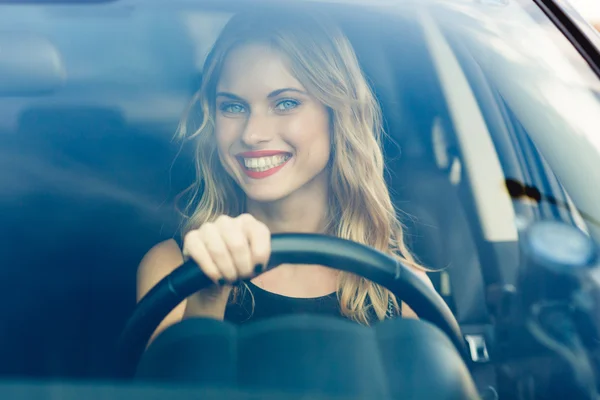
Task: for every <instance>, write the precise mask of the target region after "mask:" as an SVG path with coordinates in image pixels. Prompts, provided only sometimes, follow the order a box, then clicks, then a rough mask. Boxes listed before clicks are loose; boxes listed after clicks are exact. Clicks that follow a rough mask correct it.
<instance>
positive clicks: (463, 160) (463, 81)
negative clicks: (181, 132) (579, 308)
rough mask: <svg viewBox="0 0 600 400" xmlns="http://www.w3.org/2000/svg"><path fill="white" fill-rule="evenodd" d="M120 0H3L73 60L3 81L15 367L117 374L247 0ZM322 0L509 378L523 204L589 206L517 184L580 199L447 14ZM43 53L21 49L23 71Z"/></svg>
mask: <svg viewBox="0 0 600 400" xmlns="http://www.w3.org/2000/svg"><path fill="white" fill-rule="evenodd" d="M116 4H117V5H115V4H113V5H97V6H91V5H90V6H61V7H53V6H39V7H40V9H42V7H46V8H43V12H34V11H35V9H36V8H35V7H31V8H26V7H21V8H19V6H13V7H12V8H8V7H6V11H7V12H6V13H5V12H4V11H5V8H3V7H4V6H1V5H0V9H2V12H0V14H4V15H3V16H0V23H4V21H5V20H6V21H8V20H9V19H16V18H17V17H18V18H20V20H21V21H28V22H29V23H30V24H29V25H28V26H29V27H30V29H31V30H32V31H31V32H28V33H27V35H22V36H19V35H15V34H13V36H11V40H12V43H23V42H22V41H25V40H28V41H31V40H32V39H31V37H32V36H35V37H37V38H41V39H40V40H38V41H36V42H35V43H37V44H36V45H39V46H42V47H43V48H44V49H48V51H49V54H53V55H52V56H49V57H48V58H44V59H42V58H40V59H39V60H37V61H36V62H39V63H42V64H43V63H48V62H52V63H53V64H52V65H53V66H54V67H55V70H56V71H57V72H56V73H55V74H54V75H53V76H47V77H44V76H39V75H40V74H42V72H39V71H44V72H43V73H47V71H48V68H39V69H38V70H35V69H34V70H31V71H32V72H30V73H31V74H34V75H36V74H37V75H36V76H31V77H29V79H28V80H27V82H28V83H27V85H25V83H24V84H23V86H19V85H15V84H14V80H13V81H11V80H10V79H5V81H6V82H5V81H0V121H4V122H0V152H2V157H0V163H1V164H2V167H3V168H2V171H3V172H2V173H1V174H0V176H1V177H2V178H1V179H2V180H1V182H2V185H1V187H2V188H4V190H5V191H6V192H5V194H4V195H3V196H0V210H1V211H0V216H1V221H2V229H1V231H2V239H3V240H2V251H0V254H1V256H0V263H1V264H0V266H1V267H0V277H1V279H0V282H2V283H1V284H0V285H2V290H0V293H1V296H2V302H3V303H4V304H5V305H7V306H5V307H2V308H1V311H0V321H2V328H1V329H0V376H1V377H2V378H36V379H37V378H41V379H64V380H94V381H96V380H103V379H113V378H114V371H113V367H114V362H115V360H116V357H117V354H115V344H116V341H117V339H118V337H119V334H120V333H121V331H122V329H123V327H124V325H125V323H126V321H127V318H128V317H129V315H130V314H131V312H132V310H133V309H134V307H135V279H136V269H137V266H138V263H139V261H140V260H141V258H142V257H143V255H144V254H145V252H146V251H148V249H150V248H151V247H152V246H153V245H154V244H156V243H158V242H160V241H162V240H165V239H167V238H170V237H173V236H176V235H178V228H179V226H180V222H181V219H180V216H179V214H178V212H177V211H176V209H175V205H176V203H177V195H178V194H179V193H180V192H181V191H182V190H183V189H185V188H186V187H187V185H189V183H190V182H191V181H192V180H193V179H194V169H193V160H192V154H191V151H190V150H191V149H188V148H186V147H182V146H181V144H180V143H178V142H177V141H175V140H174V139H173V135H174V133H175V129H176V127H177V123H178V118H179V117H180V115H181V113H182V111H183V108H184V107H185V103H186V101H187V100H188V99H189V98H190V97H191V95H192V94H193V92H194V91H195V89H196V88H197V87H198V84H199V82H200V81H201V79H202V77H201V74H200V71H201V61H202V57H203V55H204V54H205V53H206V50H207V49H209V48H210V45H211V44H212V42H213V41H214V40H215V38H216V35H218V32H219V29H220V27H221V26H222V25H223V23H224V22H225V21H226V20H227V18H228V16H229V15H230V14H229V11H228V7H229V8H231V7H232V5H231V4H229V5H228V6H225V5H221V6H211V7H208V6H206V7H205V6H201V5H194V6H191V5H188V6H185V7H182V8H181V9H177V8H173V10H169V11H167V12H166V11H165V10H163V9H161V8H159V7H147V8H142V7H140V8H139V9H138V8H136V7H135V6H134V7H130V8H128V7H118V2H117V3H116ZM199 4H202V3H199ZM219 4H221V3H219ZM311 7H319V8H321V9H322V10H324V11H325V12H331V13H333V15H334V17H335V18H336V19H337V20H338V21H339V23H340V25H341V26H342V27H343V29H344V31H345V32H346V34H347V36H348V37H349V39H350V40H351V42H352V44H353V46H354V48H355V51H356V53H357V55H358V57H359V59H360V62H361V65H362V67H363V69H364V72H365V74H366V76H367V77H368V79H369V82H370V83H371V84H372V87H373V89H374V91H375V93H376V95H377V98H378V100H379V101H380V104H381V106H382V109H383V113H384V117H385V129H386V133H387V134H388V136H389V137H388V138H387V139H386V140H385V143H384V151H385V156H386V164H387V171H386V178H387V180H388V184H389V187H390V191H391V193H392V198H393V201H394V204H395V205H396V207H397V209H398V213H399V216H400V218H401V220H402V222H403V223H404V225H405V237H406V241H407V244H408V245H409V248H410V249H411V250H412V251H413V252H414V254H415V255H416V257H417V259H418V260H419V261H420V262H421V263H422V264H423V265H424V266H426V267H428V268H429V269H430V270H431V272H429V275H430V277H431V279H432V281H433V283H434V286H435V288H436V290H437V291H438V292H439V293H440V295H441V296H442V297H443V299H444V300H445V301H446V302H447V304H448V305H449V307H450V308H451V310H452V311H453V313H454V315H455V316H456V319H457V320H458V322H459V323H460V326H461V329H462V331H463V334H464V335H465V339H466V342H467V344H468V346H469V350H470V356H471V358H472V361H473V363H472V364H471V365H470V367H471V371H472V374H473V377H474V380H475V383H476V384H477V387H478V389H479V390H480V393H488V392H489V391H494V387H495V385H496V377H495V372H494V366H493V362H494V351H493V350H494V340H495V338H494V334H493V332H494V331H493V322H492V319H491V316H490V311H489V309H490V307H491V305H490V303H489V299H488V297H486V291H487V290H489V288H490V287H491V286H493V284H497V283H499V282H501V283H504V284H506V283H514V280H515V274H516V270H517V267H518V249H517V245H518V223H519V220H521V219H527V220H530V219H539V218H542V217H544V218H552V219H557V220H561V221H565V222H568V223H570V224H576V223H577V221H576V218H577V213H576V212H575V211H574V209H572V208H571V209H567V210H565V209H563V208H560V207H555V206H552V205H548V204H544V203H543V202H539V203H538V202H532V201H523V200H518V199H517V200H515V199H511V197H510V195H509V193H508V191H507V190H506V188H505V186H504V181H505V179H506V178H509V177H511V178H515V179H520V180H521V181H522V182H528V183H530V184H536V185H537V187H539V188H540V190H543V191H545V193H551V194H552V195H553V196H555V197H557V198H560V199H563V200H564V201H565V202H567V200H568V198H567V195H566V192H565V191H564V190H563V188H562V186H561V185H560V184H559V183H558V180H557V178H556V177H555V176H554V174H553V173H552V171H550V170H549V167H548V166H547V164H546V163H545V160H544V159H543V158H542V156H541V155H540V153H539V152H538V151H537V149H536V147H535V146H534V145H533V142H532V141H531V140H530V139H529V136H528V133H527V131H526V129H525V128H524V127H523V125H522V124H521V123H520V121H519V119H518V118H517V116H516V115H515V114H514V113H513V111H512V109H511V108H510V107H509V105H508V103H507V102H505V101H504V99H503V98H502V96H500V95H499V93H498V92H497V91H496V90H495V88H494V86H493V84H491V83H490V82H489V81H488V80H486V78H485V76H484V75H483V74H482V73H481V70H480V69H479V67H478V65H477V63H476V62H474V61H473V59H472V58H470V57H469V54H468V52H467V51H465V49H464V48H461V47H460V46H457V45H456V43H453V42H452V40H451V38H450V39H448V40H444V36H443V35H442V33H441V30H440V28H439V27H438V26H436V25H435V24H434V23H433V22H432V20H431V19H428V18H427V17H426V16H424V15H421V14H419V13H417V12H416V11H415V12H411V9H410V8H407V10H406V13H405V14H403V15H399V14H393V15H384V14H383V13H381V12H375V11H373V12H370V11H368V10H366V9H363V8H360V7H359V6H351V5H348V6H346V7H345V8H344V9H342V10H341V11H340V10H339V9H335V8H334V7H333V6H331V5H329V6H327V5H319V6H317V5H316V4H315V5H311ZM31 10H34V11H31ZM30 11H31V12H30ZM42 17H43V23H39V24H38V25H34V22H39V21H42V19H41V18H42ZM107 21H111V24H113V25H111V26H112V28H111V31H110V32H107V30H106V29H104V28H103V27H102V26H103V25H102V24H106V23H107ZM7 24H8V22H7ZM34 29H35V31H34ZM76 31H77V32H79V33H78V34H77V37H73V36H74V32H76ZM2 35H3V33H0V36H2ZM2 39H6V37H2ZM28 43H30V42H28ZM374 43H376V44H377V45H374ZM44 46H45V47H44ZM49 60H50V61H49ZM4 62H5V60H3V58H2V55H0V66H1V67H4V65H2V64H3V63H4ZM31 62H32V60H31V59H30V58H28V57H27V56H25V55H22V54H17V56H16V57H13V59H12V60H11V63H12V64H10V65H9V66H10V68H12V69H7V71H9V72H10V71H12V73H13V74H15V75H14V76H18V75H17V74H23V71H22V68H23V65H25V63H31ZM19 63H21V64H19ZM57 66H58V67H57ZM453 68H454V69H453ZM36 71H37V72H36ZM453 71H454V72H453ZM456 71H458V72H456ZM61 74H62V75H61ZM449 74H450V75H449ZM452 74H453V75H452ZM19 76H22V75H19ZM457 77H458V78H457ZM36 79H37V80H38V81H37V82H38V83H37V84H36V85H34V87H33V89H32V84H31V82H36ZM8 83H10V85H8ZM36 87H38V88H41V89H40V90H38V91H36V90H35V88H36ZM5 88H7V89H6V90H4V89H5ZM464 88H467V89H468V90H467V95H464V94H461V96H462V97H460V98H457V97H455V96H456V93H458V92H461V91H462V90H463V89H464ZM8 89H10V90H8ZM461 93H462V92H461ZM457 102H458V103H460V104H461V108H459V109H457V108H456V107H455V106H454V104H456V103H457ZM470 104H471V106H469V105H470ZM470 107H471V108H470ZM464 121H468V128H466V125H465V124H464V123H463V122H464ZM506 127H510V129H507V128H506ZM467 135H468V136H467ZM524 153H527V154H524ZM525 164H527V165H525ZM524 171H525V172H524ZM527 171H536V174H537V175H535V176H534V174H532V173H530V172H527ZM540 177H542V178H540Z"/></svg>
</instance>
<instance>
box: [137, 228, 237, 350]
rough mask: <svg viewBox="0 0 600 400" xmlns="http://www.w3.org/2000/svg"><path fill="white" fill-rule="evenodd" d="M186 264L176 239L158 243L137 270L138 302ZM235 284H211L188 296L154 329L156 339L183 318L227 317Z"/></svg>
mask: <svg viewBox="0 0 600 400" xmlns="http://www.w3.org/2000/svg"><path fill="white" fill-rule="evenodd" d="M181 264H183V256H182V255H181V251H180V250H179V246H178V245H177V243H176V242H175V241H174V240H172V239H171V240H167V241H164V242H161V243H159V244H157V245H155V246H154V247H153V248H152V249H150V251H148V253H147V254H146V255H145V256H144V258H143V259H142V261H141V263H140V266H139V268H138V272H137V301H140V300H141V299H142V297H144V295H145V294H146V293H148V291H149V290H150V289H152V287H154V285H156V284H157V283H158V282H159V281H160V280H161V279H163V278H164V277H165V276H167V275H168V274H170V273H171V272H173V270H175V268H177V267H179V266H180V265H181ZM230 292H231V287H230V286H226V287H215V286H213V287H210V288H207V289H204V290H201V291H199V292H198V293H196V294H194V295H192V296H190V297H188V298H187V299H186V300H184V301H182V302H181V304H179V305H178V306H177V307H175V308H174V309H173V311H171V312H170V313H169V314H168V315H167V316H166V317H165V319H164V320H163V321H162V322H161V323H160V324H159V326H158V327H157V328H156V330H155V331H154V333H153V335H152V338H151V339H150V341H152V340H153V339H154V338H155V337H156V336H157V335H158V334H159V333H160V332H162V331H163V330H164V329H166V328H167V327H169V326H170V325H173V324H175V323H177V322H179V321H181V320H182V319H183V318H188V317H194V316H204V317H210V318H215V319H223V317H224V315H225V306H226V305H227V300H228V298H229V293H230Z"/></svg>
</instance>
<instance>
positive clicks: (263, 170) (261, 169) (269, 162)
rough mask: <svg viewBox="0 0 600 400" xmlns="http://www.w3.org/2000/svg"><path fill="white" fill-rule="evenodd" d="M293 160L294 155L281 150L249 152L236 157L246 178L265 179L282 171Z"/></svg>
mask: <svg viewBox="0 0 600 400" xmlns="http://www.w3.org/2000/svg"><path fill="white" fill-rule="evenodd" d="M291 158H292V154H290V153H288V152H285V151H280V150H257V151H247V152H243V153H239V154H237V155H236V159H237V160H238V163H239V164H240V166H241V167H242V171H243V172H244V173H245V174H246V176H248V177H250V178H253V179H263V178H266V177H268V176H271V175H273V174H275V173H277V172H278V171H279V170H281V169H282V168H283V167H284V166H285V164H287V163H288V161H289V160H290V159H291Z"/></svg>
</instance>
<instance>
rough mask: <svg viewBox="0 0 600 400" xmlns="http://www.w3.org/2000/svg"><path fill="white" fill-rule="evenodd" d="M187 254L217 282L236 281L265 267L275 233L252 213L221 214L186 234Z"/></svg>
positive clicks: (184, 248)
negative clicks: (232, 215) (272, 233)
mask: <svg viewBox="0 0 600 400" xmlns="http://www.w3.org/2000/svg"><path fill="white" fill-rule="evenodd" d="M183 255H184V257H185V258H187V257H191V258H192V259H193V260H194V261H195V262H196V263H197V264H198V265H199V266H200V269H201V270H202V272H204V273H205V274H206V275H207V276H208V277H209V278H210V279H211V280H212V281H213V282H215V283H216V284H218V285H224V284H225V283H227V282H229V283H233V282H235V281H237V280H239V279H247V278H250V277H252V276H254V275H256V274H257V273H260V272H262V271H263V270H264V268H265V266H266V265H267V262H268V261H269V256H270V255H271V232H270V231H269V228H267V226H266V225H265V224H263V223H262V222H260V221H258V220H256V219H255V218H254V217H253V216H252V215H250V214H241V215H240V216H238V217H235V218H232V217H229V216H226V215H221V216H220V217H218V218H217V219H216V220H215V222H207V223H205V224H203V225H202V226H200V228H198V229H195V230H192V231H190V232H188V233H187V234H186V235H185V238H184V241H183Z"/></svg>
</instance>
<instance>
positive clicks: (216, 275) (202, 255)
mask: <svg viewBox="0 0 600 400" xmlns="http://www.w3.org/2000/svg"><path fill="white" fill-rule="evenodd" d="M183 255H184V259H186V258H187V257H191V258H192V260H194V262H195V263H196V264H198V267H199V268H200V269H201V270H202V272H204V274H206V276H208V278H209V279H210V280H212V281H213V282H214V283H215V284H221V283H222V282H220V280H221V279H223V274H221V271H219V269H218V268H217V266H216V265H215V263H214V262H213V260H212V258H211V257H210V254H209V253H208V250H207V249H206V246H205V245H204V243H203V242H202V238H201V236H200V233H199V232H198V231H197V230H194V231H191V232H189V233H188V234H187V235H186V236H185V238H184V241H183Z"/></svg>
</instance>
